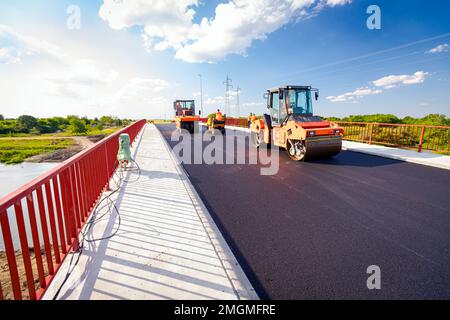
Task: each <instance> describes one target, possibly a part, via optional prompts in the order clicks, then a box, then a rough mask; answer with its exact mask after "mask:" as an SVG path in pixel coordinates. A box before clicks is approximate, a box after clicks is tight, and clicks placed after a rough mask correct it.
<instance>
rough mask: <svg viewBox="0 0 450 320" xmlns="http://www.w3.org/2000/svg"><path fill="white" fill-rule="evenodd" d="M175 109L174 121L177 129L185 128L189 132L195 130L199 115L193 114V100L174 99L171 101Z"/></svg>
mask: <svg viewBox="0 0 450 320" xmlns="http://www.w3.org/2000/svg"><path fill="white" fill-rule="evenodd" d="M173 108H174V110H175V123H176V125H177V129H179V130H181V129H184V130H187V131H189V132H190V133H191V134H192V133H194V132H195V128H196V126H198V122H199V121H200V116H197V115H195V101H194V100H176V101H175V102H174V103H173Z"/></svg>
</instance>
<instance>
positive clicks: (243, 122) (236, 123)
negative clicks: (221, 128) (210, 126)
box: [200, 118, 248, 128]
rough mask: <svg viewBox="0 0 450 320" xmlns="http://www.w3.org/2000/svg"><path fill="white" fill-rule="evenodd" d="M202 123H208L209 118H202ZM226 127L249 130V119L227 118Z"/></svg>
mask: <svg viewBox="0 0 450 320" xmlns="http://www.w3.org/2000/svg"><path fill="white" fill-rule="evenodd" d="M200 122H202V123H206V122H208V118H201V119H200ZM225 125H227V126H231V127H242V128H247V127H248V122H247V119H242V118H226V119H225Z"/></svg>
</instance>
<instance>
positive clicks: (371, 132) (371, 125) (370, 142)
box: [369, 123, 373, 144]
mask: <svg viewBox="0 0 450 320" xmlns="http://www.w3.org/2000/svg"><path fill="white" fill-rule="evenodd" d="M372 141H373V123H371V124H370V137H369V144H372Z"/></svg>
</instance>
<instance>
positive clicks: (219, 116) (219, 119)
mask: <svg viewBox="0 0 450 320" xmlns="http://www.w3.org/2000/svg"><path fill="white" fill-rule="evenodd" d="M216 120H217V121H223V115H222V112H217V113H216Z"/></svg>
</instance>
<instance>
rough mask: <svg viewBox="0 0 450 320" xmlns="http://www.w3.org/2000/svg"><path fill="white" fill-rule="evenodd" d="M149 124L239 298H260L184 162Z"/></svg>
mask: <svg viewBox="0 0 450 320" xmlns="http://www.w3.org/2000/svg"><path fill="white" fill-rule="evenodd" d="M149 125H153V126H154V127H155V129H156V130H157V132H158V134H159V136H160V138H161V139H162V141H163V142H164V145H165V146H166V148H167V150H168V151H169V154H170V157H171V159H172V161H173V163H174V164H175V166H176V168H177V171H178V173H179V174H180V176H181V178H182V181H183V184H184V186H185V188H186V191H187V192H188V194H189V196H190V197H191V199H192V202H193V205H194V207H195V209H196V211H197V214H198V216H199V218H200V220H201V221H202V223H203V226H204V228H205V231H206V233H207V234H208V236H209V238H210V240H211V243H212V245H213V247H214V249H215V250H216V253H217V255H218V257H219V259H220V260H221V261H222V264H223V267H224V270H225V273H226V274H227V276H228V279H229V280H230V282H231V284H232V286H233V287H234V289H235V293H236V295H237V298H238V299H239V300H260V298H259V296H258V294H257V293H256V290H255V289H254V288H253V286H252V284H251V283H250V281H249V280H248V278H247V276H246V274H245V272H244V270H243V269H242V267H241V265H240V264H239V262H238V260H237V259H236V257H235V256H234V254H233V252H232V251H231V249H230V247H229V245H228V243H227V242H226V240H225V238H224V237H223V235H222V232H221V231H220V229H219V228H218V227H217V225H216V223H215V222H214V220H213V218H212V216H211V214H210V212H209V210H208V209H207V208H206V206H205V204H204V203H203V201H202V200H201V198H200V196H199V194H198V193H197V191H196V190H195V188H194V186H193V185H192V183H191V181H190V179H189V175H188V173H187V172H186V170H185V169H184V167H183V166H182V164H181V163H180V162H179V161H178V160H177V158H176V156H175V154H174V153H173V150H172V148H171V147H170V145H169V143H168V142H167V141H166V139H165V138H164V137H163V135H162V133H161V131H160V130H159V129H158V128H157V127H156V126H155V125H154V124H149Z"/></svg>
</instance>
